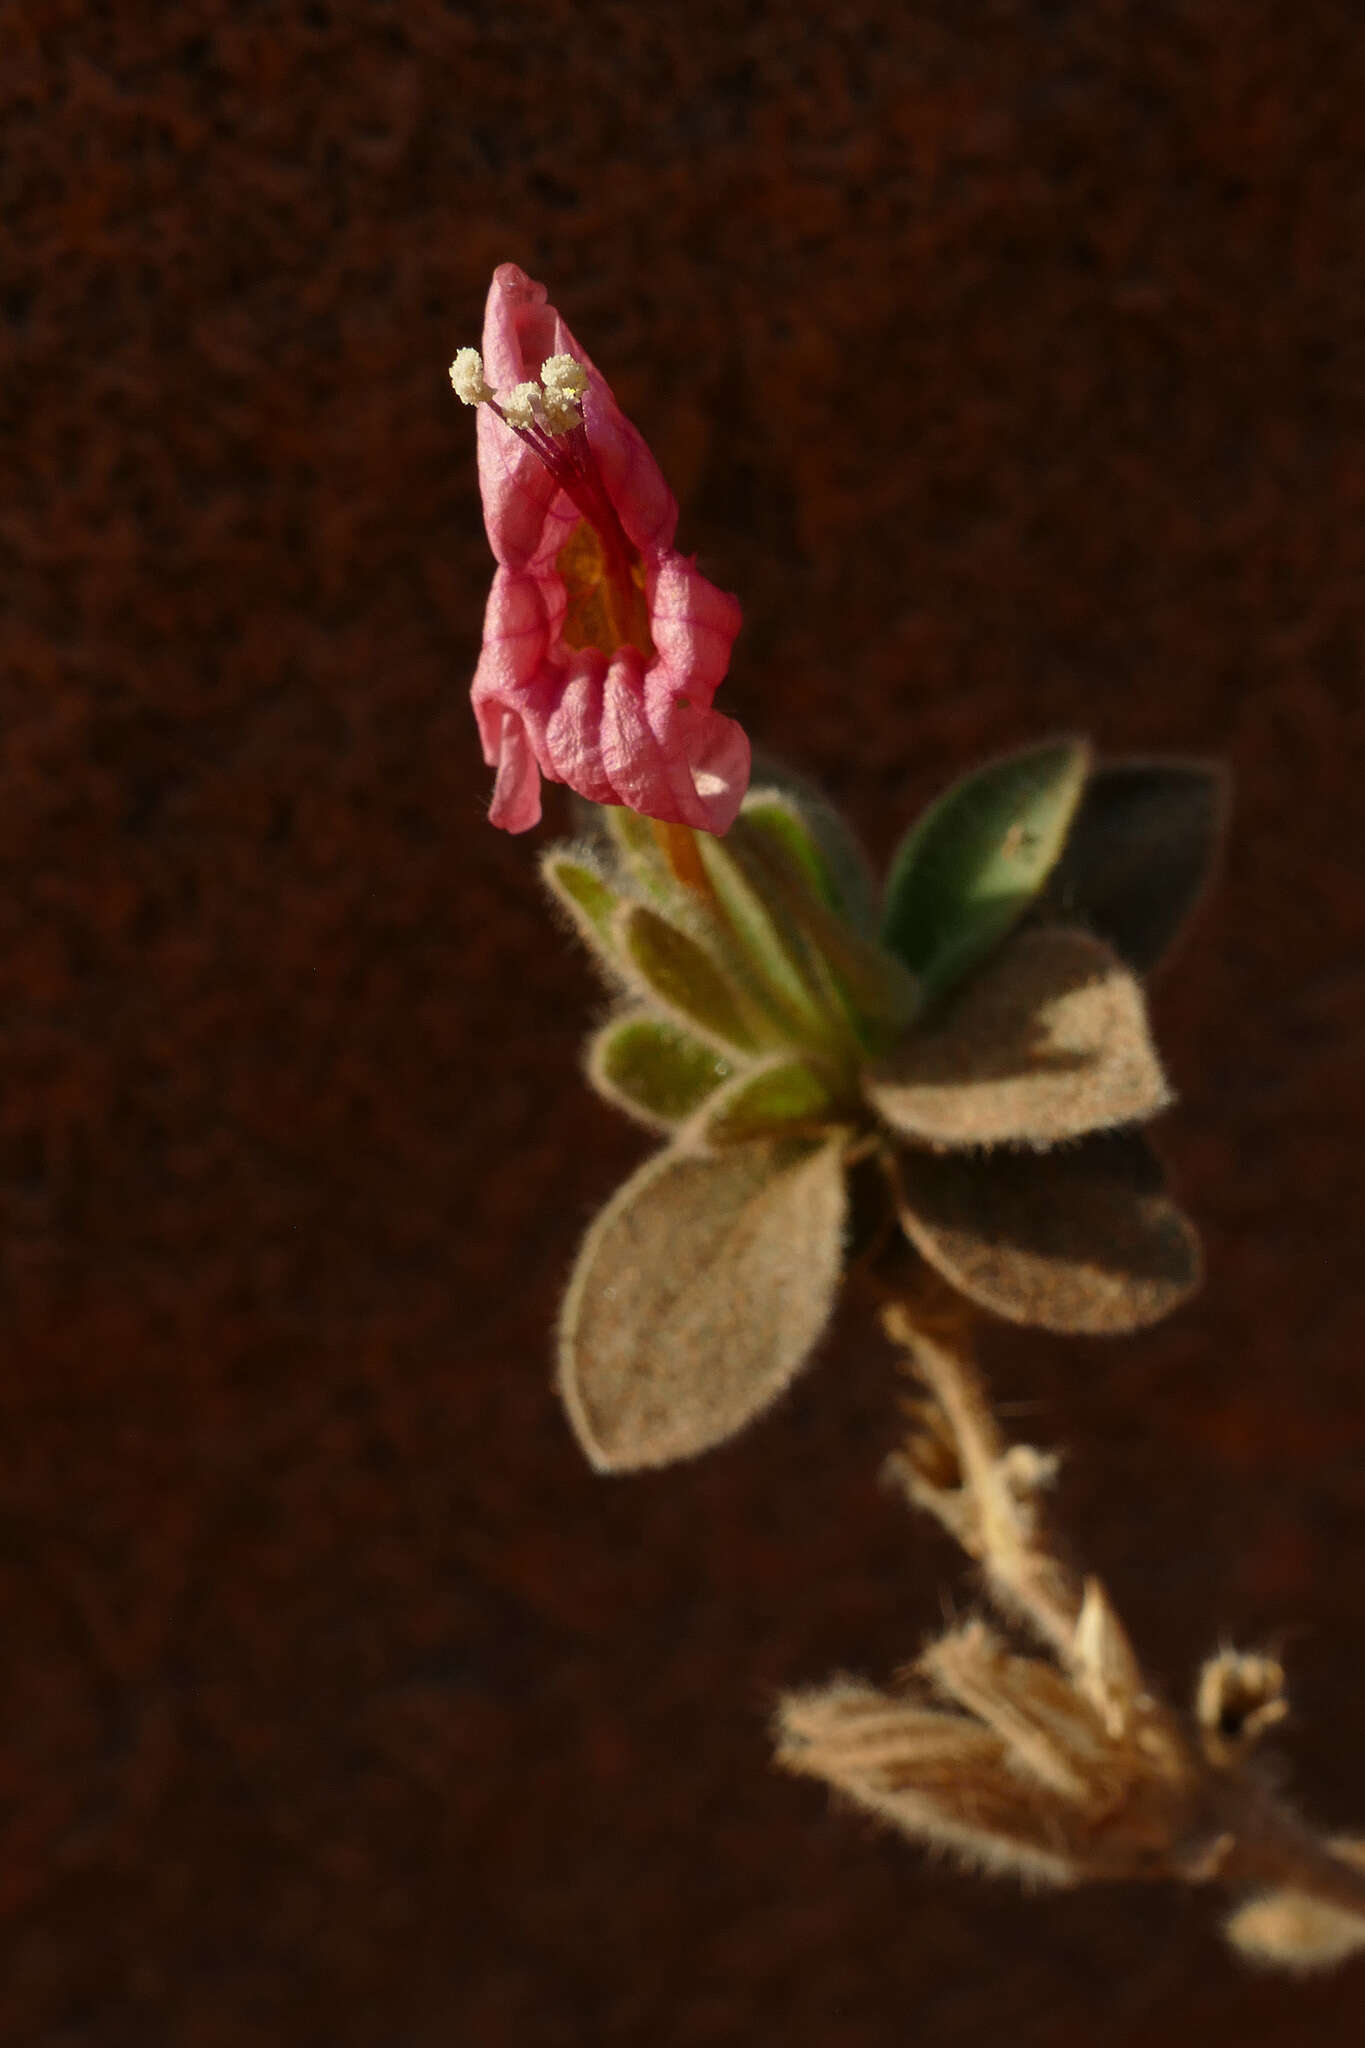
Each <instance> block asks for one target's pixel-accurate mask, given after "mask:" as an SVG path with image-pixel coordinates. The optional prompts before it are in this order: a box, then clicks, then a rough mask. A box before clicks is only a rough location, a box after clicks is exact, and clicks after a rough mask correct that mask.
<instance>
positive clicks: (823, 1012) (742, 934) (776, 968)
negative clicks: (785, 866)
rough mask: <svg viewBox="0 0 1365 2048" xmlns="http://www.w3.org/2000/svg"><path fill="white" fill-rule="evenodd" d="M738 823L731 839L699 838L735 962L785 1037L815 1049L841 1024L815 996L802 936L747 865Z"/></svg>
mask: <svg viewBox="0 0 1365 2048" xmlns="http://www.w3.org/2000/svg"><path fill="white" fill-rule="evenodd" d="M740 832H741V827H740V824H739V823H738V822H736V824H735V825H734V826H733V827H732V828H731V835H730V840H733V841H734V842H735V843H734V844H733V845H732V844H731V843H730V840H720V839H714V838H711V837H710V836H709V835H708V834H706V833H700V834H698V837H697V850H698V852H699V853H700V855H701V860H702V866H703V868H704V869H705V871H706V878H707V880H708V881H709V882H710V884H711V887H712V888H713V889H714V891H715V894H716V900H717V902H718V903H719V905H720V908H721V912H722V913H723V916H724V918H725V921H726V924H727V926H728V928H729V930H730V931H731V932H732V933H733V934H734V937H735V941H736V945H735V948H734V950H735V953H736V957H737V962H738V963H739V964H740V965H742V967H743V969H745V970H747V972H748V974H749V976H750V977H751V978H752V981H753V983H754V985H755V987H756V988H758V989H760V990H761V991H762V993H763V995H764V997H765V999H766V1002H767V1006H768V1008H769V1009H770V1010H771V1011H772V1012H773V1014H774V1015H775V1016H776V1017H778V1018H780V1019H782V1020H783V1022H784V1023H785V1025H786V1027H787V1033H786V1035H795V1036H796V1037H798V1038H800V1039H802V1040H804V1041H806V1042H808V1043H813V1044H816V1045H824V1044H828V1043H829V1042H830V1041H831V1039H832V1038H833V1037H835V1036H837V1035H838V1025H837V1023H836V1021H835V1019H834V1018H833V1017H832V1016H831V1014H830V1010H829V1009H828V1007H827V1006H826V1005H825V1004H823V1003H822V1002H821V1000H820V998H819V995H818V994H817V992H816V990H817V987H818V978H817V977H814V976H812V974H811V973H810V971H809V967H808V964H807V958H806V954H805V948H804V947H803V945H802V942H801V938H800V935H799V933H797V932H796V931H795V930H794V929H793V928H792V925H791V922H790V920H789V918H787V917H786V916H784V914H783V912H782V910H781V908H780V907H779V906H778V905H777V904H776V903H774V902H772V901H770V900H769V893H768V892H767V891H765V890H764V888H763V887H762V886H761V884H760V882H759V881H758V879H757V878H756V876H755V875H753V874H751V873H749V872H748V866H747V863H746V862H745V861H744V858H743V852H742V847H741V843H740V839H739V838H738V837H737V835H739V834H740Z"/></svg>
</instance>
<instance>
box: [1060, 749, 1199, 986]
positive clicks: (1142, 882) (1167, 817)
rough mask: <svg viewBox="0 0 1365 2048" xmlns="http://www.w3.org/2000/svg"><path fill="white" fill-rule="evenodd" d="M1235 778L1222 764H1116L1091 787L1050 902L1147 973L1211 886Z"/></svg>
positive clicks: (1099, 774)
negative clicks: (1232, 777) (1230, 776)
mask: <svg viewBox="0 0 1365 2048" xmlns="http://www.w3.org/2000/svg"><path fill="white" fill-rule="evenodd" d="M1229 786H1230V778H1229V776H1228V773H1227V770H1226V769H1225V768H1224V767H1222V765H1221V764H1220V763H1218V762H1216V761H1180V760H1169V761H1110V762H1106V763H1105V764H1104V765H1103V766H1102V767H1099V768H1096V769H1095V770H1094V772H1093V773H1092V775H1091V777H1090V779H1089V781H1088V782H1087V784H1086V786H1085V793H1084V795H1083V796H1082V798H1081V801H1080V804H1079V806H1078V808H1077V811H1076V816H1075V819H1074V820H1073V822H1072V826H1071V831H1070V834H1069V836H1068V838H1067V842H1066V846H1065V848H1064V849H1063V852H1062V856H1061V858H1060V860H1059V861H1058V862H1057V865H1056V867H1055V868H1054V869H1053V871H1052V875H1051V878H1050V880H1049V882H1048V885H1047V891H1046V895H1045V898H1044V905H1043V907H1044V908H1045V909H1046V910H1051V911H1053V912H1055V914H1056V915H1057V916H1058V917H1061V918H1065V919H1066V920H1067V921H1068V922H1069V923H1075V924H1084V925H1085V926H1086V927H1087V929H1088V930H1090V931H1093V932H1094V933H1095V935H1096V937H1097V938H1101V939H1103V940H1105V941H1106V943H1107V944H1108V945H1111V946H1112V947H1113V948H1114V951H1115V952H1116V953H1118V954H1120V955H1121V956H1122V958H1123V959H1125V960H1126V961H1127V962H1128V964H1129V966H1130V967H1133V968H1136V970H1137V971H1138V973H1139V974H1146V973H1149V972H1150V971H1151V969H1152V968H1153V967H1155V966H1156V964H1157V962H1158V960H1159V959H1160V958H1161V956H1162V954H1163V953H1165V952H1166V951H1167V950H1168V948H1169V947H1170V945H1171V944H1172V942H1173V941H1174V939H1175V938H1176V937H1177V936H1178V934H1179V932H1180V930H1181V927H1182V926H1183V925H1184V923H1185V920H1186V919H1187V917H1188V916H1189V914H1190V912H1191V911H1192V910H1193V909H1194V907H1195V905H1196V904H1197V903H1198V901H1199V899H1200V897H1201V896H1202V895H1203V893H1204V890H1205V888H1206V886H1207V884H1208V880H1209V877H1210V875H1211V873H1212V871H1213V867H1214V864H1215V862H1216V860H1217V857H1218V849H1219V844H1220V842H1221V840H1222V836H1223V832H1224V828H1225V826H1226V822H1227V813H1228V800H1229Z"/></svg>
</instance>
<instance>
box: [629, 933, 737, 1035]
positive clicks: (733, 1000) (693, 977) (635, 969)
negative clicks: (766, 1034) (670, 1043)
mask: <svg viewBox="0 0 1365 2048" xmlns="http://www.w3.org/2000/svg"><path fill="white" fill-rule="evenodd" d="M613 929H614V934H615V939H616V948H617V954H618V957H619V959H620V961H621V963H622V966H623V969H624V971H625V972H626V973H627V974H629V975H630V977H631V978H632V979H633V980H634V981H635V982H636V984H637V986H638V988H639V991H640V994H641V995H642V996H643V997H644V999H645V1001H646V1002H648V1003H652V1004H653V1005H655V1006H656V1007H657V1006H660V1005H661V1006H662V1007H663V1009H664V1010H665V1011H667V1012H669V1013H670V1014H671V1015H672V1016H673V1017H674V1018H675V1019H676V1020H677V1021H678V1022H679V1023H681V1024H683V1025H685V1026H688V1027H690V1028H691V1029H692V1030H693V1031H695V1032H696V1033H697V1034H698V1035H699V1036H700V1037H702V1038H705V1039H707V1040H709V1041H711V1042H712V1043H715V1042H717V1041H719V1043H720V1045H721V1047H722V1049H726V1048H729V1047H731V1046H738V1047H739V1048H740V1049H741V1051H746V1052H752V1051H753V1050H754V1049H755V1048H756V1047H757V1045H758V1043H759V1037H758V1034H757V1033H756V1032H755V1029H754V1022H753V1019H752V1016H751V1014H750V1009H749V1006H748V1005H746V1003H745V1001H744V997H743V995H742V993H741V992H740V991H738V990H736V988H735V987H734V985H733V983H732V982H731V981H730V980H729V979H728V978H727V977H726V975H725V974H724V973H722V971H721V969H720V968H719V967H718V966H717V965H716V962H715V961H714V960H713V959H712V957H711V955H710V953H709V952H707V950H706V948H705V947H704V946H700V945H698V943H697V941H696V940H695V939H694V938H692V937H690V936H689V934H688V933H687V932H685V931H682V930H681V929H680V928H679V927H678V926H677V925H675V924H670V923H669V921H668V919H667V918H665V917H660V916H659V914H658V912H657V911H654V910H650V909H649V908H648V906H647V905H645V904H643V903H630V904H625V905H623V906H622V908H621V909H620V910H619V911H618V913H617V917H616V922H615V925H614V927H613Z"/></svg>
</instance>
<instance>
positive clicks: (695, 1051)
mask: <svg viewBox="0 0 1365 2048" xmlns="http://www.w3.org/2000/svg"><path fill="white" fill-rule="evenodd" d="M733 1071H734V1070H733V1068H732V1067H731V1065H730V1062H729V1060H727V1059H726V1058H725V1057H724V1055H723V1054H721V1053H718V1052H716V1051H715V1050H714V1049H713V1048H712V1047H711V1046H709V1045H703V1044H702V1043H701V1040H700V1039H697V1038H693V1037H692V1036H691V1035H690V1034H689V1033H688V1032H686V1031H681V1030H679V1028H678V1026H677V1025H676V1024H670V1023H668V1022H667V1020H666V1019H664V1018H662V1017H648V1016H645V1017H618V1018H615V1019H614V1020H613V1021H612V1022H611V1023H610V1024H605V1025H604V1026H603V1027H602V1029H601V1030H600V1031H599V1032H598V1033H597V1034H596V1036H595V1037H594V1038H593V1039H592V1041H591V1043H590V1045H589V1047H588V1074H589V1077H590V1079H591V1081H592V1084H593V1086H594V1087H595V1088H596V1089H597V1091H598V1093H599V1094H600V1095H605V1096H606V1097H607V1098H608V1100H610V1101H612V1102H617V1103H619V1104H620V1105H621V1107H622V1108H623V1109H625V1110H627V1111H628V1112H629V1113H630V1114H631V1115H633V1116H636V1117H639V1118H640V1119H641V1120H642V1121H643V1122H645V1123H647V1124H651V1125H652V1126H653V1127H654V1128H655V1129H659V1128H660V1127H663V1128H667V1127H668V1126H669V1125H671V1124H678V1123H682V1122H683V1121H684V1119H685V1118H687V1117H689V1116H691V1115H692V1114H693V1112H694V1111H695V1110H697V1109H700V1107H701V1105H702V1103H703V1102H705V1100H706V1098H707V1097H708V1095H711V1094H713V1093H714V1092H715V1090H716V1089H717V1088H719V1086H720V1084H721V1083H722V1082H723V1081H727V1080H728V1079H729V1077H730V1075H731V1073H732V1072H733Z"/></svg>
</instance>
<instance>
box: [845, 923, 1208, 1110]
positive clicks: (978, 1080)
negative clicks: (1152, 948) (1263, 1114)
mask: <svg viewBox="0 0 1365 2048" xmlns="http://www.w3.org/2000/svg"><path fill="white" fill-rule="evenodd" d="M863 1086H864V1091H865V1093H866V1095H867V1098H868V1100H869V1102H871V1103H872V1104H873V1106H874V1108H875V1109H876V1110H877V1111H878V1113H879V1115H881V1116H882V1117H883V1118H884V1119H885V1121H886V1122H887V1123H889V1124H890V1125H891V1127H892V1129H893V1130H897V1131H901V1132H903V1133H904V1134H905V1135H906V1136H907V1137H912V1138H918V1139H920V1140H921V1141H923V1142H924V1143H927V1144H930V1145H935V1146H943V1145H948V1146H953V1145H1000V1144H1011V1143H1012V1144H1021V1145H1038V1146H1041V1145H1057V1144H1060V1143H1062V1142H1063V1140H1065V1139H1068V1138H1079V1137H1083V1136H1084V1135H1085V1134H1086V1133H1087V1132H1088V1131H1098V1130H1108V1129H1111V1128H1112V1127H1113V1126H1114V1125H1116V1124H1127V1123H1136V1122H1138V1121H1140V1120H1145V1119H1146V1118H1147V1117H1151V1116H1155V1115H1156V1114H1157V1112H1158V1110H1160V1109H1163V1108H1164V1107H1165V1106H1166V1103H1167V1102H1168V1100H1169V1095H1168V1092H1167V1088H1166V1081H1165V1077H1164V1075H1163V1074H1162V1071H1161V1064H1160V1062H1159V1060H1158V1059H1157V1056H1156V1050H1155V1048H1154V1046H1153V1044H1152V1039H1151V1033H1150V1031H1149V1030H1148V1025H1147V1005H1146V1003H1145V1001H1144V999H1143V993H1142V986H1141V983H1140V982H1139V981H1138V980H1137V979H1136V977H1135V976H1134V975H1132V974H1131V973H1130V972H1129V971H1128V969H1127V968H1126V967H1125V966H1124V965H1123V963H1122V961H1121V960H1120V959H1119V958H1118V956H1117V955H1116V954H1114V953H1111V952H1110V950H1109V948H1108V947H1107V946H1103V945H1101V944H1100V942H1099V940H1098V939H1092V938H1091V937H1090V935H1089V933H1087V932H1082V931H1070V930H1068V929H1067V928H1066V927H1065V926H1063V925H1041V926H1038V927H1036V928H1028V927H1026V928H1025V929H1024V930H1023V931H1019V932H1015V933H1013V934H1012V936H1011V937H1010V938H1008V939H1007V940H1006V941H1005V943H1004V945H1003V946H1001V948H1000V950H999V951H998V952H997V953H996V954H994V955H993V956H992V958H991V959H989V960H987V961H985V962H984V963H983V964H982V965H981V966H980V967H978V969H977V971H976V973H975V974H973V975H972V976H970V978H969V979H968V980H967V981H965V982H963V983H962V985H961V987H959V988H957V989H955V990H954V991H953V993H952V994H951V995H950V996H949V997H948V999H947V1001H946V1002H945V1003H944V1004H943V1006H942V1007H941V1009H940V1010H938V1011H937V1012H936V1013H935V1016H934V1018H933V1020H932V1024H931V1026H930V1028H928V1029H921V1030H918V1031H912V1032H910V1033H909V1034H908V1036H907V1037H906V1038H905V1039H904V1040H903V1042H902V1043H901V1044H900V1045H899V1046H898V1047H897V1048H896V1050H895V1052H894V1053H892V1054H891V1055H890V1057H889V1058H887V1059H885V1060H883V1061H882V1062H881V1064H880V1065H879V1066H877V1067H875V1068H873V1069H872V1070H871V1072H870V1073H868V1074H867V1075H866V1076H865V1077H864V1083H863Z"/></svg>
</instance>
